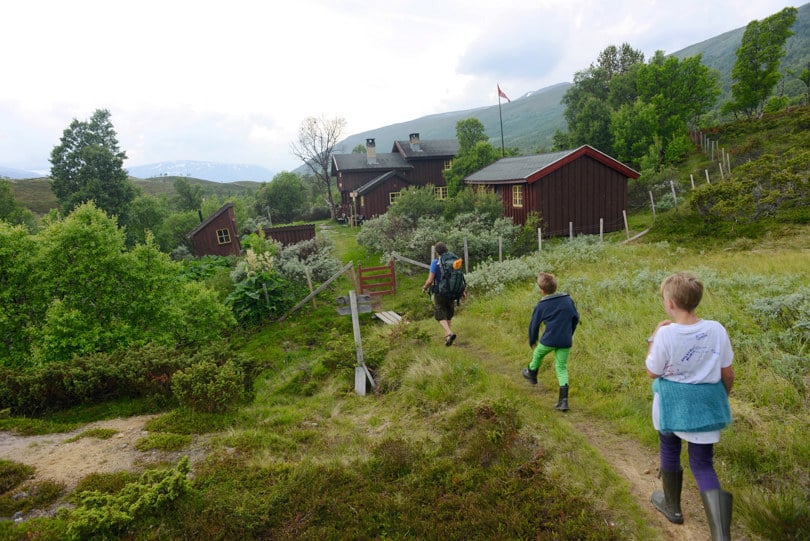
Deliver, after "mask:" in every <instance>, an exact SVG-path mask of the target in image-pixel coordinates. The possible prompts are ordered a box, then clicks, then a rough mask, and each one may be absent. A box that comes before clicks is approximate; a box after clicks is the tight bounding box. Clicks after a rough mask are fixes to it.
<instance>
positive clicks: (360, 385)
mask: <svg viewBox="0 0 810 541" xmlns="http://www.w3.org/2000/svg"><path fill="white" fill-rule="evenodd" d="M337 303H338V308H337V311H338V314H341V315H348V314H351V316H352V330H353V331H354V344H355V346H356V350H357V366H355V367H354V390H355V392H356V393H357V394H359V395H360V396H365V395H366V392H367V390H368V386H367V385H366V382H368V383H370V384H371V388H372V389H375V388H376V387H377V384H376V383H375V381H374V378H373V377H372V375H371V372H369V371H368V367H366V363H365V361H364V360H363V340H362V338H361V337H360V318H359V317H358V315H359V314H361V313H363V314H367V313H369V312H371V295H358V294H357V293H355V291H354V290H351V291H349V296H348V298H347V297H338V298H337ZM347 305H348V306H347Z"/></svg>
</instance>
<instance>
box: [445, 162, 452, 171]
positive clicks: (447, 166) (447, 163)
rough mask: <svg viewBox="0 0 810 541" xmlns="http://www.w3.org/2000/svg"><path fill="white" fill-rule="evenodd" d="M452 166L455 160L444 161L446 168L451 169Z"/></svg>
mask: <svg viewBox="0 0 810 541" xmlns="http://www.w3.org/2000/svg"><path fill="white" fill-rule="evenodd" d="M451 167H453V160H445V161H444V170H445V171H449V170H450V168H451Z"/></svg>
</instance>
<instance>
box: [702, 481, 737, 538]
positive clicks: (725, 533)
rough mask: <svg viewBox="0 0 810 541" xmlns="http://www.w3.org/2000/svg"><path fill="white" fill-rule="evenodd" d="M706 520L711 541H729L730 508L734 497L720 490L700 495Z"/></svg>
mask: <svg viewBox="0 0 810 541" xmlns="http://www.w3.org/2000/svg"><path fill="white" fill-rule="evenodd" d="M700 499H702V500H703V508H704V509H705V510H706V518H707V519H708V521H709V528H710V529H711V532H712V541H731V508H732V504H733V503H734V496H732V495H731V493H729V492H726V491H725V490H723V489H722V488H715V489H713V490H707V491H706V492H701V493H700Z"/></svg>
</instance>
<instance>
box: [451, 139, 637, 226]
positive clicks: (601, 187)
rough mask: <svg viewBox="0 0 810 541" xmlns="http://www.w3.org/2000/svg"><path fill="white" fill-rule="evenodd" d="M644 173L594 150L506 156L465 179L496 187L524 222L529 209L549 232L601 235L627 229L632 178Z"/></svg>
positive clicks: (510, 210)
mask: <svg viewBox="0 0 810 541" xmlns="http://www.w3.org/2000/svg"><path fill="white" fill-rule="evenodd" d="M638 177H639V173H638V172H636V171H634V170H633V169H631V168H630V167H628V166H627V165H624V164H623V163H621V162H619V161H617V160H615V159H613V158H611V157H610V156H608V155H607V154H604V153H602V152H600V151H598V150H596V149H595V148H593V147H591V146H588V145H583V146H581V147H579V148H577V149H574V150H565V151H561V152H551V153H548V154H538V155H535V156H518V157H510V158H502V159H500V160H498V161H497V162H495V163H493V164H491V165H489V166H487V167H485V168H483V169H481V170H480V171H477V172H475V173H473V174H472V175H470V176H468V177H467V178H465V179H464V182H465V183H466V184H468V185H471V186H480V187H482V188H486V189H491V190H493V191H494V192H495V193H497V194H500V196H501V198H502V200H503V206H504V215H505V216H508V217H511V218H512V219H513V220H514V222H515V223H516V224H521V225H523V224H525V223H526V218H527V216H528V214H529V212H532V211H533V212H536V213H537V214H539V216H540V218H541V227H542V230H543V235H544V236H564V235H568V234H569V231H570V228H571V227H573V232H574V234H596V233H599V232H600V221H601V223H602V227H603V229H602V231H604V232H610V231H618V230H620V229H623V228H624V216H623V211H625V210H626V209H627V180H628V179H629V178H638Z"/></svg>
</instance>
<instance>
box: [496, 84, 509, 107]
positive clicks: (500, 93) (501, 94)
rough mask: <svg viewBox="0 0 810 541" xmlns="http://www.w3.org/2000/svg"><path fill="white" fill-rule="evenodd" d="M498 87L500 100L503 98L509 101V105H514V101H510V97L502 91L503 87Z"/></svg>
mask: <svg viewBox="0 0 810 541" xmlns="http://www.w3.org/2000/svg"><path fill="white" fill-rule="evenodd" d="M496 86H497V87H498V97H499V98H503V99H505V100H506V101H508V102H509V103H512V100H510V99H509V96H507V95H506V94H504V93H503V90H501V85H496Z"/></svg>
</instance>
